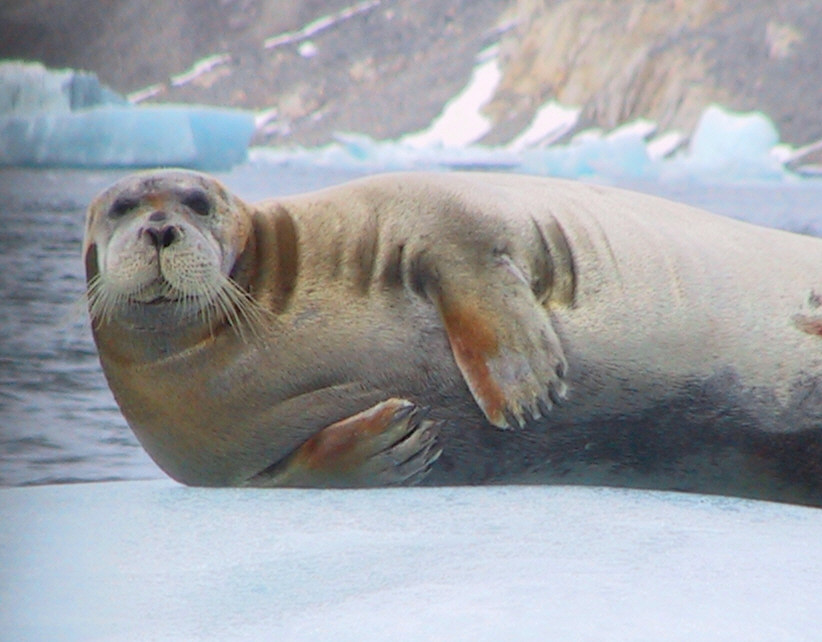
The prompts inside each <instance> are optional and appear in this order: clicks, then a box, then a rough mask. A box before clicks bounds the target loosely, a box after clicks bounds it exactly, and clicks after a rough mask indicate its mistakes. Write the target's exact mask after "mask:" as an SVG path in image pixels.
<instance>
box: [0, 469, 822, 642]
mask: <svg viewBox="0 0 822 642" xmlns="http://www.w3.org/2000/svg"><path fill="white" fill-rule="evenodd" d="M821 578H822V511H821V510H819V509H813V508H805V507H799V506H789V505H780V504H773V503H767V502H755V501H747V500H740V499H729V498H721V497H706V496H700V495H685V494H676V493H663V492H649V491H636V490H619V489H604V488H573V487H561V486H553V487H486V488H439V489H395V490H360V491H330V490H248V489H242V490H239V489H236V490H228V489H219V490H217V489H192V488H185V487H182V486H178V485H176V484H174V483H173V482H171V481H153V482H120V483H99V484H88V485H74V486H42V487H31V488H10V489H2V490H0V631H2V637H3V639H8V640H18V641H25V640H106V641H116V640H263V639H265V640H332V639H333V640H357V641H368V640H389V639H390V640H393V641H400V640H434V639H436V640H471V641H475V640H480V641H481V640H503V639H505V640H604V639H607V640H689V641H690V640H695V639H699V640H730V639H735V640H747V641H753V640H811V639H818V638H817V636H818V633H819V622H818V620H819V613H820V612H822V590H820V589H822V579H821Z"/></svg>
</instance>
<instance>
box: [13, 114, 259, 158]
mask: <svg viewBox="0 0 822 642" xmlns="http://www.w3.org/2000/svg"><path fill="white" fill-rule="evenodd" d="M254 127H255V126H254V115H253V114H251V113H249V112H244V111H240V110H235V109H218V108H214V107H197V106H182V105H162V106H160V105H158V106H151V107H101V108H97V109H89V110H85V111H77V112H72V113H56V114H39V115H35V116H33V117H28V118H26V117H22V116H11V117H5V118H0V165H18V166H74V167H146V166H154V165H176V166H180V167H191V168H197V169H204V170H221V169H228V168H230V167H231V166H233V165H235V164H237V163H239V162H242V161H243V160H244V159H245V157H246V151H247V148H248V143H249V141H250V140H251V136H252V135H253V133H254Z"/></svg>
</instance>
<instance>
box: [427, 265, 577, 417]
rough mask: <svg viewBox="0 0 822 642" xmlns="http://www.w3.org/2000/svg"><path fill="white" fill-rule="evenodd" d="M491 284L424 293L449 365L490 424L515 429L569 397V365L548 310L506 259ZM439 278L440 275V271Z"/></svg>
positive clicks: (445, 284) (444, 284) (447, 284)
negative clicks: (441, 330)
mask: <svg viewBox="0 0 822 642" xmlns="http://www.w3.org/2000/svg"><path fill="white" fill-rule="evenodd" d="M494 270H495V272H496V274H494V275H493V278H484V279H482V280H480V279H479V278H478V279H477V280H476V282H466V281H465V279H470V278H471V277H469V276H468V275H465V274H463V275H461V278H462V279H463V280H462V282H460V281H459V280H456V279H454V280H453V281H449V280H446V279H440V280H439V281H438V283H437V284H436V287H435V288H432V290H431V291H430V296H432V298H433V299H434V302H435V304H436V305H437V307H438V309H439V312H440V315H441V316H442V320H443V324H444V326H445V330H446V332H447V333H448V339H449V341H450V343H451V350H452V352H453V354H454V359H455V360H456V362H457V365H458V366H459V368H460V370H461V372H462V375H463V377H465V381H466V382H467V383H468V388H469V389H470V390H471V394H472V395H473V396H474V399H475V400H476V401H477V404H479V406H480V408H481V409H482V411H483V412H484V413H485V416H486V417H487V419H488V421H490V422H491V423H492V424H493V425H495V426H498V427H500V428H521V427H523V426H524V425H525V424H526V423H527V422H528V421H530V420H532V419H539V418H540V417H542V416H544V415H546V414H547V412H548V411H549V410H550V408H551V407H552V404H555V403H559V401H560V400H561V399H563V398H564V397H565V395H566V392H567V386H566V384H565V381H564V377H565V372H566V370H567V363H566V361H565V355H564V353H563V350H562V345H561V343H560V340H559V337H558V336H557V334H556V332H555V331H554V328H553V325H552V324H551V319H550V317H549V316H548V312H547V311H546V310H545V308H544V307H543V306H542V305H541V304H540V303H539V302H538V301H537V299H536V297H535V296H534V293H533V292H532V291H531V288H530V287H528V285H527V281H526V280H525V279H524V278H523V276H522V273H521V272H520V271H519V270H518V269H517V267H516V266H515V265H514V264H513V262H512V261H511V260H510V258H509V257H507V256H502V257H498V259H497V261H496V266H495V267H494ZM443 272H444V270H443Z"/></svg>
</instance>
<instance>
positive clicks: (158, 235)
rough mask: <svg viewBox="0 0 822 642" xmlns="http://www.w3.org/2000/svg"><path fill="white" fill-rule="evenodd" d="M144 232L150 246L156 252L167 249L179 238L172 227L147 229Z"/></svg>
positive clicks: (177, 232) (178, 232) (176, 231)
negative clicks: (154, 248)
mask: <svg viewBox="0 0 822 642" xmlns="http://www.w3.org/2000/svg"><path fill="white" fill-rule="evenodd" d="M145 232H146V236H148V239H149V241H151V244H152V245H153V246H154V247H156V248H157V249H158V250H159V249H161V248H164V247H168V246H169V245H171V244H172V243H174V242H175V241H176V240H177V239H179V238H180V231H179V230H178V229H177V228H176V227H175V226H174V225H166V226H164V227H159V228H158V227H147V228H146V230H145Z"/></svg>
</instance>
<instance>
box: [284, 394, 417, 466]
mask: <svg viewBox="0 0 822 642" xmlns="http://www.w3.org/2000/svg"><path fill="white" fill-rule="evenodd" d="M400 408H401V402H399V401H397V402H395V403H391V402H386V403H382V404H380V405H379V406H377V407H376V408H372V409H370V410H366V411H365V412H361V413H359V414H357V415H354V416H353V417H349V418H347V419H343V420H342V421H338V422H337V423H334V424H331V425H330V426H328V427H327V428H325V429H323V430H321V431H320V432H318V433H317V434H316V435H314V436H313V437H311V438H310V439H309V440H308V441H306V442H305V443H304V444H303V445H302V446H300V448H299V449H298V450H297V452H296V453H294V458H293V460H292V462H291V463H290V465H295V464H296V465H298V466H304V467H306V468H309V469H312V470H321V471H326V472H332V471H346V470H351V469H353V468H356V467H357V466H359V465H360V464H362V463H363V459H364V458H363V456H362V453H361V452H360V451H359V450H358V446H359V445H360V444H361V443H362V442H363V441H366V440H368V439H371V438H373V437H374V436H375V435H378V434H380V433H381V432H383V431H384V430H386V429H387V428H388V427H389V426H390V425H391V422H392V420H394V419H395V416H396V414H397V412H398V410H400ZM409 410H410V406H409Z"/></svg>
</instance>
